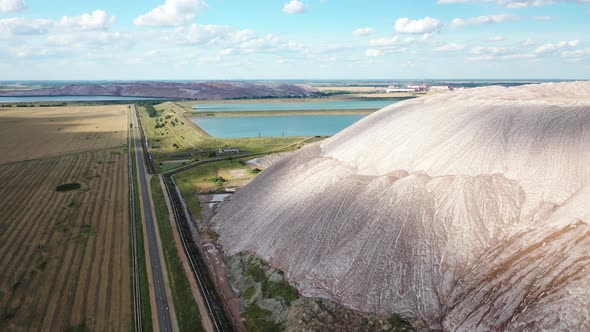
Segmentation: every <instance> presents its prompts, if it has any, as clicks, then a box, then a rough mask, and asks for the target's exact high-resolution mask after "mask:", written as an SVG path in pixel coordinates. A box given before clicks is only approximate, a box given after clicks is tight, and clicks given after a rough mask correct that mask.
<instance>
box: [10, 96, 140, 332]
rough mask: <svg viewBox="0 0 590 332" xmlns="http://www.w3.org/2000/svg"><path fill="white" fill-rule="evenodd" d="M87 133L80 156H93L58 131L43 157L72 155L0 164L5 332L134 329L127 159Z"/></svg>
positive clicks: (24, 125) (26, 124)
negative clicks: (52, 147) (74, 147)
mask: <svg viewBox="0 0 590 332" xmlns="http://www.w3.org/2000/svg"><path fill="white" fill-rule="evenodd" d="M116 107H119V106H116ZM125 107H126V106H125ZM103 110H104V109H103ZM119 111H121V109H120V108H119ZM123 111H124V110H123ZM102 116H103V114H102V113H101V112H99V113H97V114H94V115H92V114H87V116H86V118H87V119H93V118H96V119H100V118H102ZM47 117H48V119H55V121H54V122H59V121H60V120H57V119H59V117H60V116H59V113H58V114H57V116H56V118H52V117H51V114H48V115H47ZM0 118H1V116H0ZM35 121H36V120H35V119H32V120H31V121H26V120H23V121H22V122H20V125H21V127H22V128H30V127H31V126H34V125H33V124H32V123H35ZM88 121H94V120H88ZM82 122H84V121H82ZM121 122H122V124H120V129H118V130H123V143H124V142H125V140H126V136H127V135H126V133H127V132H126V128H127V126H128V124H127V118H126V116H124V117H123V118H122V120H121ZM77 123H78V124H79V123H80V122H77ZM69 124H70V122H68V121H65V122H64V123H62V124H60V126H62V128H65V127H67V126H68V125H69ZM112 124H114V122H113V123H112ZM56 125H57V124H56ZM73 126H76V125H73ZM94 126H95V127H96V125H94ZM109 126H111V125H109ZM95 129H96V128H95ZM84 132H85V134H84V135H90V137H91V139H88V140H86V141H88V142H85V143H84V147H83V149H92V148H93V147H94V149H95V150H93V151H87V152H78V153H71V152H72V150H71V149H70V147H71V146H74V145H76V144H78V143H77V142H76V140H79V139H84V138H83V137H82V138H80V137H79V138H77V139H76V138H70V137H68V136H67V135H66V136H60V134H59V132H54V133H53V134H51V135H49V134H48V136H47V139H46V140H44V142H43V141H39V143H38V145H39V146H38V149H39V151H42V150H43V149H44V148H46V147H48V146H50V145H52V144H58V145H60V146H61V149H62V150H61V152H60V151H57V150H52V152H56V153H67V154H64V155H61V156H56V157H46V158H41V159H37V160H29V161H22V162H12V163H7V164H2V165H0V184H1V185H0V331H31V330H46V331H66V330H75V331H82V330H96V331H129V330H132V329H133V315H132V305H131V299H132V297H131V289H132V287H131V258H130V247H129V246H130V244H129V236H130V235H129V208H128V207H129V205H128V202H129V196H128V186H129V184H128V169H127V168H128V167H127V166H128V164H127V153H126V151H125V149H124V148H123V147H118V148H112V149H105V147H107V146H108V145H120V144H119V143H120V142H119V141H112V140H110V139H107V140H110V142H111V143H104V142H105V141H104V140H105V136H104V135H102V134H100V133H99V134H97V135H94V136H92V135H93V133H92V131H91V128H90V127H87V129H85V130H84ZM21 133H22V134H23V135H21V136H20V140H22V141H26V140H27V139H28V138H29V136H27V135H26V134H27V132H26V131H21ZM13 135H18V130H15V131H14V132H13ZM55 135H57V136H58V137H59V138H56V137H55ZM64 137H65V138H66V140H65V141H64V140H63V138H64ZM35 139H37V138H35ZM68 140H70V141H69V143H68ZM14 141H15V142H18V139H17V138H15V139H14ZM0 144H1V145H2V147H3V148H5V145H6V143H5V142H1V143H0ZM23 144H29V143H27V142H25V143H23ZM76 146H81V145H76ZM76 149H77V148H76Z"/></svg>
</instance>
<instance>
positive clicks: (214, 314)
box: [162, 175, 232, 332]
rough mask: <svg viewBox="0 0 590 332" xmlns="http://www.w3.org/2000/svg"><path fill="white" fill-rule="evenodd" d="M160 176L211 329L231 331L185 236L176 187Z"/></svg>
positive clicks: (206, 276)
mask: <svg viewBox="0 0 590 332" xmlns="http://www.w3.org/2000/svg"><path fill="white" fill-rule="evenodd" d="M162 176H163V178H164V184H165V187H166V194H167V195H168V198H169V200H170V203H171V204H170V205H171V206H172V212H173V213H174V220H175V222H176V226H177V228H178V233H179V234H180V239H181V241H182V248H183V249H184V252H185V254H186V256H187V257H188V260H189V263H190V267H191V271H192V272H193V275H194V277H195V279H196V280H197V284H198V285H199V289H200V291H201V294H202V295H203V298H204V299H205V304H206V306H207V310H208V314H209V317H210V318H211V321H212V322H213V327H214V329H215V331H219V332H224V331H232V328H231V327H230V325H229V324H228V322H227V318H226V316H225V311H224V309H223V307H222V306H221V305H220V304H219V300H218V298H217V294H215V292H214V291H211V289H210V287H209V286H208V284H209V285H210V284H211V282H210V281H208V280H207V278H208V274H207V266H206V265H205V263H204V262H203V261H202V258H201V257H200V256H199V255H198V253H197V252H196V251H197V250H198V249H197V248H193V247H192V246H191V244H192V243H193V241H192V237H191V235H190V234H187V231H188V225H187V223H188V222H189V221H188V220H187V219H186V214H185V213H184V205H183V204H182V202H181V201H180V197H179V194H178V191H177V190H176V188H177V187H176V183H175V182H174V178H173V177H172V176H166V175H162ZM181 211H182V212H181ZM189 232H190V231H189Z"/></svg>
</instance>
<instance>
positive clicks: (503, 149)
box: [213, 82, 590, 331]
mask: <svg viewBox="0 0 590 332" xmlns="http://www.w3.org/2000/svg"><path fill="white" fill-rule="evenodd" d="M589 180H590V82H576V83H559V84H540V85H528V86H521V87H514V88H504V87H487V88H477V89H471V90H467V91H463V92H456V93H448V94H443V95H436V96H430V97H424V98H418V99H414V100H408V101H405V102H401V103H398V104H395V105H392V106H390V107H386V108H384V109H382V110H380V111H378V112H376V113H374V114H372V115H370V116H367V117H366V118H365V119H363V120H361V121H359V122H358V123H356V124H354V125H353V126H351V127H349V128H347V129H345V130H343V131H342V132H340V133H338V134H337V135H335V136H334V137H332V138H330V139H327V140H325V141H323V142H321V143H319V144H315V145H312V146H309V147H307V148H303V149H301V150H299V151H297V152H296V153H294V154H292V155H289V156H287V157H285V158H283V159H281V160H279V161H278V162H276V163H275V164H274V165H272V166H271V167H269V168H268V169H266V170H265V171H264V172H262V173H261V174H260V175H259V176H258V177H257V178H256V179H255V180H254V181H252V182H251V183H250V184H249V185H248V186H247V187H245V188H244V189H242V190H240V191H238V193H236V194H235V195H234V196H233V197H232V199H231V200H229V201H228V202H226V203H224V204H223V205H222V206H221V208H220V209H219V212H218V214H217V215H216V216H215V217H214V219H213V222H214V224H215V227H216V229H217V231H218V232H219V233H220V241H221V243H222V245H223V247H224V249H225V252H226V254H230V255H231V254H235V253H238V252H240V251H249V252H252V253H254V254H256V255H257V256H260V257H261V258H263V259H265V260H268V261H270V262H271V264H272V265H274V266H276V267H278V268H280V269H282V270H284V271H285V273H286V277H287V279H288V280H289V281H291V282H293V283H294V284H296V285H297V287H298V289H299V290H300V291H301V293H302V294H303V295H306V296H318V297H325V298H330V299H334V300H336V301H339V302H340V303H342V304H344V305H346V306H349V307H351V308H354V309H359V310H363V311H367V312H374V313H378V314H382V315H388V314H392V313H399V314H401V315H402V316H403V317H407V318H417V319H423V320H424V321H426V322H427V323H428V324H429V325H430V327H432V328H442V329H444V330H449V331H455V330H458V331H479V330H482V331H483V330H519V331H520V330H525V331H537V330H569V331H582V330H586V331H587V330H589V329H590V267H589V264H590V226H589V224H588V223H589V222H590V182H589Z"/></svg>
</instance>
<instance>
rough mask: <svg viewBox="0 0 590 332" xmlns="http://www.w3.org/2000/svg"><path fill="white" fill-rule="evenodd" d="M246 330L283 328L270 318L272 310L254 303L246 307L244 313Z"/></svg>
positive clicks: (257, 331)
mask: <svg viewBox="0 0 590 332" xmlns="http://www.w3.org/2000/svg"><path fill="white" fill-rule="evenodd" d="M244 316H245V319H246V320H245V322H244V325H245V326H246V330H247V331H248V332H276V331H282V330H283V329H284V328H283V326H282V325H281V324H277V323H275V322H273V321H272V320H271V317H272V312H270V311H268V310H266V309H262V308H261V307H259V306H258V305H257V304H256V303H253V304H251V305H249V306H248V307H246V312H245V314H244Z"/></svg>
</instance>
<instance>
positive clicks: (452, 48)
mask: <svg viewBox="0 0 590 332" xmlns="http://www.w3.org/2000/svg"><path fill="white" fill-rule="evenodd" d="M463 49H465V45H463V44H457V43H449V44H444V45H440V46H438V47H435V48H434V51H435V52H456V51H461V50H463Z"/></svg>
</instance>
